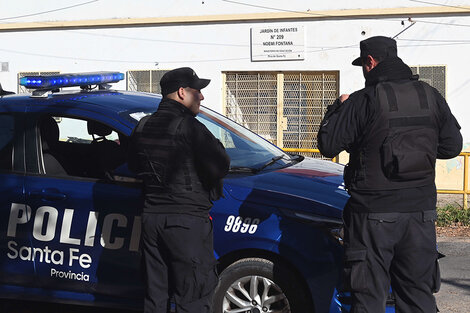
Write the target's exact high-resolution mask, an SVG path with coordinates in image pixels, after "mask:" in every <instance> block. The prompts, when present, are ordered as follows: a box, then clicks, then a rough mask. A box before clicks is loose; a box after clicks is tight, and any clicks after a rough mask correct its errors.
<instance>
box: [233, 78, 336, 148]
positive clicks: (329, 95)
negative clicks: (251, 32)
mask: <svg viewBox="0 0 470 313" xmlns="http://www.w3.org/2000/svg"><path fill="white" fill-rule="evenodd" d="M338 81H339V72H285V73H278V72H277V73H272V72H259V73H253V72H229V73H225V95H226V101H225V104H224V105H225V112H226V115H227V117H229V118H231V119H233V120H235V121H236V122H238V123H239V124H242V125H244V126H245V127H247V128H249V129H250V130H252V131H254V132H256V133H257V134H259V135H261V136H262V137H264V138H266V139H267V140H269V141H271V142H273V143H274V144H277V145H278V146H280V147H281V148H294V149H318V144H317V132H318V130H319V127H320V122H321V120H322V119H323V115H324V114H325V112H326V108H327V106H328V105H329V104H331V103H333V102H334V101H335V100H336V98H337V97H338V93H339V83H338ZM279 84H281V86H279ZM279 88H281V89H279ZM278 118H280V119H281V120H278ZM282 120H284V121H286V122H287V123H286V124H283V123H282ZM278 136H281V138H278ZM302 154H304V155H306V156H314V157H321V156H320V154H318V153H302Z"/></svg>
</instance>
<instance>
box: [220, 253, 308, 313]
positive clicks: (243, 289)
mask: <svg viewBox="0 0 470 313" xmlns="http://www.w3.org/2000/svg"><path fill="white" fill-rule="evenodd" d="M297 276H298V275H295V274H294V273H293V272H291V271H289V269H288V267H286V266H285V265H284V266H283V265H278V264H275V263H273V262H271V261H269V260H265V259H259V258H248V259H242V260H239V261H237V262H235V263H233V264H231V265H230V266H228V267H227V268H226V269H225V270H224V271H223V272H222V274H221V275H220V279H219V284H218V285H217V288H216V290H215V295H214V313H242V312H251V313H265V312H266V313H270V312H272V313H274V312H279V313H306V312H313V308H312V306H311V304H310V301H309V300H308V299H309V298H310V297H308V296H307V294H308V293H307V290H305V288H304V287H303V284H302V283H301V281H300V279H298V278H297Z"/></svg>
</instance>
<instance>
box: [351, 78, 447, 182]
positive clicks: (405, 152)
mask: <svg viewBox="0 0 470 313" xmlns="http://www.w3.org/2000/svg"><path fill="white" fill-rule="evenodd" d="M375 104H376V105H377V109H378V110H379V114H378V118H377V119H376V120H375V121H373V122H372V124H371V126H370V128H368V129H366V131H365V133H366V135H365V137H364V138H363V139H362V142H361V144H360V145H359V148H358V149H355V150H354V151H352V152H351V159H350V162H349V164H348V166H347V167H346V169H345V183H346V186H347V187H348V188H350V189H351V188H352V189H355V190H393V189H404V188H412V187H420V186H426V185H430V184H433V183H434V178H435V163H436V156H437V145H438V134H439V127H438V111H437V110H438V109H437V102H436V99H435V96H434V90H433V89H432V87H430V86H429V85H428V84H426V83H423V82H421V81H416V80H410V81H405V82H384V83H379V84H377V86H376V87H375Z"/></svg>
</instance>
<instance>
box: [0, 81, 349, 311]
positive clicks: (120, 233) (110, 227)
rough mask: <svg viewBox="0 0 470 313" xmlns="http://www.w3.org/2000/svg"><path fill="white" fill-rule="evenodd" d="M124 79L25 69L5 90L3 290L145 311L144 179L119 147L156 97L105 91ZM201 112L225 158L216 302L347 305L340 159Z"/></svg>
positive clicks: (258, 307)
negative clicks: (297, 149) (291, 148)
mask: <svg viewBox="0 0 470 313" xmlns="http://www.w3.org/2000/svg"><path fill="white" fill-rule="evenodd" d="M123 78H124V75H123V74H121V73H107V72H106V73H104V72H98V73H85V74H64V75H56V76H34V77H24V78H22V79H21V82H20V83H21V85H23V86H26V87H28V88H32V89H33V90H34V91H33V92H32V94H30V95H4V96H1V97H0V234H1V235H0V297H1V298H17V297H25V298H29V299H33V300H34V299H36V300H38V299H39V300H41V301H51V302H69V303H77V304H87V305H92V306H111V307H113V306H114V307H120V308H124V307H127V308H131V309H139V308H141V307H142V298H143V283H142V280H141V274H140V269H139V267H140V253H139V243H140V235H141V224H140V223H141V220H140V212H139V208H140V207H141V202H142V195H141V183H140V182H139V181H138V180H137V179H136V177H135V176H134V175H133V174H132V173H131V172H130V171H129V170H128V168H127V165H126V156H127V147H128V141H129V136H130V135H131V132H132V130H133V128H134V127H135V126H136V124H137V122H138V121H139V119H140V118H142V117H143V116H145V115H147V114H151V113H152V112H154V111H155V110H156V109H157V107H158V104H159V102H160V100H161V96H159V95H155V94H147V93H139V92H128V91H115V90H112V89H110V86H109V84H110V83H113V82H116V81H119V80H121V79H123ZM71 86H80V88H78V87H76V88H75V89H67V91H64V90H65V87H71ZM60 88H62V91H60V90H59V89H60ZM198 119H199V120H200V121H201V122H202V123H204V124H205V125H206V126H207V128H208V129H209V130H210V131H211V132H212V133H213V134H214V135H215V136H216V137H217V138H219V139H220V141H221V142H222V143H223V144H224V146H225V148H226V150H227V153H228V154H229V155H230V158H231V169H230V174H229V175H228V176H227V177H226V179H225V181H224V195H225V198H222V199H221V200H219V201H217V202H216V203H215V204H214V207H213V209H212V211H211V215H212V217H213V221H214V243H215V251H214V253H215V255H216V257H217V259H218V261H219V271H220V282H219V285H218V287H217V290H216V293H215V299H214V301H215V312H217V313H222V312H227V313H228V312H293V313H304V312H330V313H333V312H345V311H346V310H347V307H348V306H347V303H346V302H347V301H344V299H347V298H342V297H341V295H340V294H338V293H337V292H336V290H337V289H339V287H340V274H341V259H342V247H341V244H340V238H338V236H337V234H338V233H339V232H338V230H339V228H340V227H341V225H342V221H341V211H342V208H343V206H344V204H345V202H346V201H347V199H348V195H347V193H346V191H345V190H344V188H343V181H342V171H343V169H342V166H340V165H338V164H335V163H333V162H328V161H322V160H315V159H311V158H304V157H302V156H299V155H290V154H286V153H284V152H283V151H282V150H281V149H279V148H277V147H276V146H274V145H272V144H271V143H269V142H268V141H266V140H264V139H263V138H261V137H259V136H258V135H256V134H254V133H252V132H251V131H249V130H247V129H246V128H243V127H242V126H240V125H238V124H236V123H235V122H233V121H231V120H229V119H227V118H225V117H224V116H221V115H220V114H218V113H216V112H213V111H211V110H209V109H207V108H204V107H201V113H200V114H199V115H198ZM338 239H339V240H338Z"/></svg>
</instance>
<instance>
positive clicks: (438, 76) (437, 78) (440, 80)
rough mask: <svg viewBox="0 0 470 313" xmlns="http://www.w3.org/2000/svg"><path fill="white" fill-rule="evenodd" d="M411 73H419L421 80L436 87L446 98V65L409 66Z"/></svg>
mask: <svg viewBox="0 0 470 313" xmlns="http://www.w3.org/2000/svg"><path fill="white" fill-rule="evenodd" d="M411 71H412V72H413V74H418V75H419V80H422V81H424V82H426V83H428V84H429V85H431V86H433V87H434V88H436V89H437V90H438V91H439V92H440V93H441V95H442V96H443V97H444V98H446V67H445V66H443V65H439V66H434V65H430V66H411Z"/></svg>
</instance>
